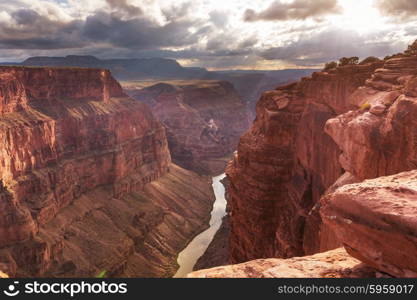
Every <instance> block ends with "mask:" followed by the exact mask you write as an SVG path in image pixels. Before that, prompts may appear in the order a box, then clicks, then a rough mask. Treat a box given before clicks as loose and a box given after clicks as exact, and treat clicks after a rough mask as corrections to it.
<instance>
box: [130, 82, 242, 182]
mask: <svg viewBox="0 0 417 300" xmlns="http://www.w3.org/2000/svg"><path fill="white" fill-rule="evenodd" d="M125 89H126V90H127V92H128V93H129V94H130V95H131V96H132V97H133V98H135V99H137V100H140V101H142V102H144V103H146V104H148V105H149V106H150V107H151V109H152V112H153V113H154V114H155V116H156V117H157V118H158V119H159V120H160V121H161V122H162V123H163V124H164V126H165V127H166V130H167V138H168V143H169V149H170V151H171V155H172V159H173V161H174V162H175V163H176V164H178V165H180V166H181V167H184V168H186V169H190V170H194V171H196V172H198V173H202V174H215V175H218V174H221V173H222V172H223V170H224V168H225V166H226V163H227V161H228V159H229V157H230V155H231V154H232V152H233V151H235V149H236V147H237V143H238V140H239V137H240V135H241V134H242V133H243V132H244V131H245V130H246V129H247V128H248V127H249V117H248V113H247V109H246V106H245V103H244V102H243V101H242V100H241V99H240V97H239V96H238V95H237V93H236V91H235V89H234V88H233V85H232V84H230V83H228V82H225V81H195V82H192V81H191V82H173V83H159V84H156V85H153V86H150V87H146V88H143V89H137V88H133V87H132V85H130V86H126V87H125Z"/></svg>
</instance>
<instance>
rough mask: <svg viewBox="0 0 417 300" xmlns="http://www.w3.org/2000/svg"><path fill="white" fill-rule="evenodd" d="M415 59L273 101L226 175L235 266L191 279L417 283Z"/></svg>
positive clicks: (323, 77) (266, 97)
mask: <svg viewBox="0 0 417 300" xmlns="http://www.w3.org/2000/svg"><path fill="white" fill-rule="evenodd" d="M416 49H417V41H416V42H415V43H414V44H413V45H411V46H410V47H409V48H408V49H407V50H406V51H405V52H404V53H399V54H396V55H393V56H388V57H386V58H385V59H383V60H380V59H376V58H372V59H366V60H364V61H362V62H360V63H347V64H344V63H340V64H339V65H338V66H337V65H336V66H335V67H331V68H327V69H324V70H322V71H320V72H316V73H313V74H312V76H310V77H306V78H303V79H301V80H300V81H298V82H296V83H293V84H289V85H285V86H281V87H279V88H277V89H275V90H273V91H267V92H265V93H264V94H263V95H262V97H261V98H260V100H259V101H258V103H257V108H256V112H257V114H256V119H255V121H254V122H253V125H252V127H251V129H250V130H249V131H248V132H246V133H245V134H244V135H243V136H242V137H241V139H240V142H239V146H238V151H237V153H235V155H234V158H233V161H232V162H231V163H230V164H229V165H228V167H227V169H226V174H227V178H228V181H229V184H228V187H227V193H226V196H227V200H228V205H229V207H230V211H229V220H230V226H231V232H230V238H229V252H230V257H229V263H232V265H227V266H222V267H215V268H212V269H207V270H200V271H196V272H194V273H191V274H189V275H188V276H189V277H415V276H416V274H417V273H416V271H417V268H416V264H415V261H414V260H415V259H414V256H413V254H415V253H416V251H417V240H416V236H417V235H416V229H417V227H416V216H417V210H416V208H415V201H416V200H417V198H416V196H417V182H416V178H417V177H416V172H417V171H416V169H417V152H416V151H417V150H416V149H417V143H416V141H417V122H416V118H415V117H416V115H417V92H416V90H417V84H416V83H417V50H416ZM400 248H401V249H400Z"/></svg>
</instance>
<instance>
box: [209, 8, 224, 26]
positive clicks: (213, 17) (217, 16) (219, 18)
mask: <svg viewBox="0 0 417 300" xmlns="http://www.w3.org/2000/svg"><path fill="white" fill-rule="evenodd" d="M209 16H210V21H211V22H212V23H213V24H214V25H215V26H216V27H218V28H224V27H225V26H226V25H227V23H228V22H229V15H228V14H227V13H226V12H224V11H218V10H213V11H211V12H210V13H209Z"/></svg>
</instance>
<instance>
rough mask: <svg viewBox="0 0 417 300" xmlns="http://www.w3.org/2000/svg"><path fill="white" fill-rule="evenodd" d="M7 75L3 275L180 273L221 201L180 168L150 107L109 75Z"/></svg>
mask: <svg viewBox="0 0 417 300" xmlns="http://www.w3.org/2000/svg"><path fill="white" fill-rule="evenodd" d="M0 79H1V80H0V140H1V143H2V146H1V147H0V153H1V155H0V174H1V175H0V176H1V177H0V180H1V181H0V200H1V201H0V204H1V207H2V209H1V212H0V215H1V216H0V235H1V239H0V241H1V242H0V247H1V249H0V262H1V268H2V270H4V271H5V272H6V273H7V274H9V275H10V276H80V277H85V276H94V275H95V274H96V273H97V272H98V271H101V270H106V271H107V272H108V274H112V275H123V276H141V275H146V276H163V275H165V276H169V275H170V274H171V273H173V272H175V262H173V261H175V255H176V253H177V252H179V251H180V250H181V248H182V247H183V246H184V244H186V243H187V242H188V240H189V239H191V238H192V236H193V235H195V234H196V233H197V232H198V230H199V229H200V230H201V229H203V228H204V227H205V226H206V224H205V222H206V221H207V220H206V219H205V216H207V215H208V214H209V211H210V208H211V207H210V206H211V202H212V201H213V197H214V196H213V193H212V190H211V188H210V181H209V179H208V178H205V177H199V176H196V175H195V174H194V173H190V172H188V171H184V170H182V169H180V168H178V167H176V166H175V165H172V164H171V158H170V154H169V151H168V144H167V140H166V136H165V129H164V127H163V126H162V125H161V124H160V123H159V122H158V121H157V120H156V119H155V118H154V116H153V115H152V113H151V111H150V110H149V109H148V108H147V106H146V105H145V104H142V103H140V102H138V101H136V100H133V99H131V98H129V97H128V96H126V95H125V94H124V92H123V90H122V88H121V86H120V85H119V84H118V83H117V81H115V80H114V79H113V77H112V76H111V74H110V73H109V72H108V71H106V70H98V69H76V68H21V67H1V68H0ZM190 182H192V187H193V188H190V187H189V186H188V185H189V184H190ZM190 207H192V208H193V209H194V210H193V211H192V212H189V211H187V209H189V208H190ZM177 227H178V228H183V230H181V231H178V232H177ZM174 231H175V232H176V233H175V234H174V233H173V232H174ZM166 234H168V235H167V236H166ZM173 269H174V270H173Z"/></svg>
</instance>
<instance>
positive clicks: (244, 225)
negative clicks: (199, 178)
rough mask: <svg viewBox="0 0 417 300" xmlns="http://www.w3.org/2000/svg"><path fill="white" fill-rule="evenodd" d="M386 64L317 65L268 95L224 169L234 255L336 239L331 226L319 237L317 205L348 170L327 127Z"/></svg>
mask: <svg viewBox="0 0 417 300" xmlns="http://www.w3.org/2000/svg"><path fill="white" fill-rule="evenodd" d="M382 65H383V62H382V61H377V62H373V63H368V64H361V65H346V66H342V67H338V68H336V69H333V70H330V71H327V72H317V73H314V74H313V75H312V76H311V77H308V78H303V79H302V80H301V81H300V82H298V83H294V84H290V85H287V86H283V87H280V88H278V89H276V90H274V91H268V92H265V93H264V94H263V96H262V97H261V99H260V100H259V102H258V104H257V117H256V120H255V121H254V123H253V125H252V128H251V129H250V130H249V131H248V132H247V133H246V134H244V135H243V136H242V138H241V139H240V143H239V147H238V153H237V155H236V156H235V158H234V160H233V163H232V164H231V165H230V166H229V167H228V168H227V171H226V173H227V175H228V177H229V179H230V188H229V198H228V201H229V203H230V206H231V218H230V221H231V238H230V252H231V258H232V261H233V262H242V261H247V260H251V259H256V258H266V257H292V256H300V255H303V254H305V253H315V252H317V251H320V250H326V249H331V248H334V246H337V244H335V243H334V241H333V238H332V236H331V233H329V235H328V236H327V237H324V236H323V237H320V236H319V232H320V226H321V225H320V220H319V217H318V216H317V213H314V210H313V211H312V208H314V206H315V204H316V203H317V202H318V200H319V199H320V197H321V195H322V194H323V193H324V192H325V190H326V189H327V188H329V187H330V186H331V185H332V184H333V183H334V182H335V181H336V180H337V179H338V178H339V177H340V176H341V175H342V174H343V170H342V166H341V165H340V164H339V162H338V157H339V155H340V153H341V152H340V149H339V147H338V146H337V145H336V143H335V142H334V141H333V140H332V139H331V138H330V137H329V136H328V135H327V134H326V133H325V132H324V126H325V124H326V121H327V120H329V119H331V118H333V117H335V116H337V115H338V114H340V113H342V112H345V111H347V110H349V109H357V108H356V107H355V106H354V105H353V104H351V103H350V102H349V101H348V97H349V96H350V95H351V94H352V93H353V92H354V91H355V90H356V89H357V88H358V87H359V86H361V85H363V84H364V83H365V81H366V80H367V79H368V78H370V77H371V75H372V73H373V72H374V70H375V69H377V68H379V67H381V66H382ZM321 239H322V240H323V241H321ZM326 241H327V242H326Z"/></svg>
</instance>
